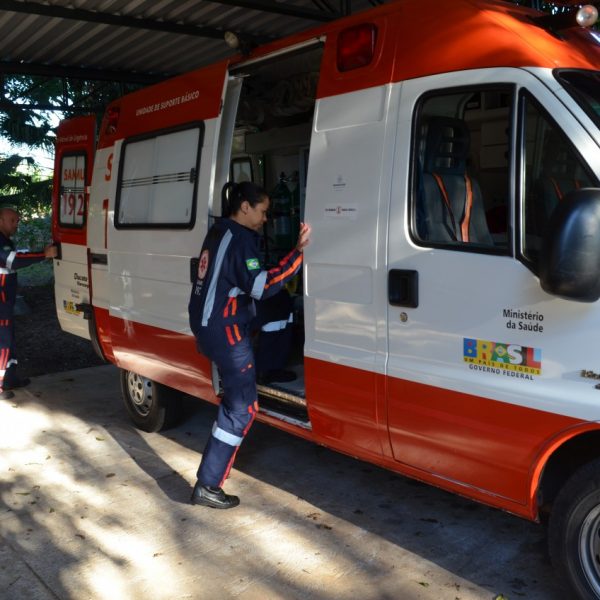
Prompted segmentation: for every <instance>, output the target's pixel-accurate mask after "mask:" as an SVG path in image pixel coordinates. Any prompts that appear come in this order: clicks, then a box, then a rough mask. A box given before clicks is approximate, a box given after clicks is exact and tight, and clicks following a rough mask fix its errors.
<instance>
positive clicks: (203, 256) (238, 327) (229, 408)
mask: <svg viewBox="0 0 600 600" xmlns="http://www.w3.org/2000/svg"><path fill="white" fill-rule="evenodd" d="M228 185H230V184H228ZM268 209H269V197H268V196H267V194H266V192H265V191H264V190H263V189H261V188H259V187H258V186H256V185H254V184H253V183H250V182H246V181H245V182H241V183H237V184H233V185H232V187H231V190H230V194H229V214H230V216H229V218H221V219H218V220H217V222H216V223H215V224H214V225H213V226H212V227H211V229H210V230H209V232H208V234H207V236H206V238H205V240H204V243H203V245H202V250H201V252H200V261H199V266H198V276H197V279H196V282H195V283H194V286H193V288H192V294H191V298H190V303H189V314H190V326H191V328H192V331H193V333H194V335H195V336H196V342H197V347H198V351H199V352H200V353H202V354H204V355H205V356H207V357H208V358H209V359H210V360H212V361H214V362H215V363H216V365H217V367H218V369H219V373H220V375H221V381H222V384H223V392H224V393H223V398H222V400H221V404H220V406H219V411H218V414H217V420H216V421H215V423H214V424H213V428H212V435H211V436H210V438H209V440H208V443H207V444H206V447H205V449H204V453H203V455H202V461H201V462H200V467H199V468H198V473H197V477H198V481H197V483H196V485H195V486H194V491H193V493H192V498H191V502H192V504H201V505H204V506H210V507H212V508H233V507H234V506H237V505H238V504H239V502H240V501H239V498H238V497H237V496H231V495H229V494H226V493H225V492H224V491H223V490H222V489H221V486H222V485H223V482H224V481H225V479H226V478H227V475H228V474H229V471H230V469H231V466H232V464H233V461H234V459H235V455H236V452H237V449H238V448H239V446H240V444H241V443H242V440H243V439H244V436H245V435H246V433H247V432H248V430H249V429H250V426H251V424H252V421H253V420H254V417H255V416H256V413H257V412H258V401H257V394H256V366H255V362H254V355H253V352H252V343H251V340H250V323H251V321H252V319H253V317H254V301H255V300H257V301H260V300H262V299H266V298H270V297H272V296H274V295H275V294H277V293H278V292H279V291H281V289H282V288H283V286H284V285H285V284H286V283H287V282H288V281H289V280H290V279H292V278H293V277H294V275H296V273H298V271H299V270H300V268H301V266H302V250H303V248H304V247H305V246H306V244H307V243H308V239H309V234H310V227H309V226H308V225H305V224H304V223H301V224H300V233H299V235H298V242H297V244H296V247H295V248H294V249H293V250H292V251H291V252H290V253H289V254H287V255H286V256H285V257H284V258H283V259H282V260H281V261H280V262H279V264H278V265H277V266H276V267H274V268H273V269H270V270H268V271H267V270H264V269H263V268H262V266H261V263H260V259H259V256H260V253H259V240H260V236H259V234H258V231H259V230H260V229H261V228H262V226H263V225H264V223H265V222H266V220H267V210H268Z"/></svg>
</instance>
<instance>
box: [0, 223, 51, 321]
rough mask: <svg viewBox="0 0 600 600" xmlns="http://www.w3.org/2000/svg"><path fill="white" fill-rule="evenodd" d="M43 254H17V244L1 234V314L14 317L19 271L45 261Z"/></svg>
mask: <svg viewBox="0 0 600 600" xmlns="http://www.w3.org/2000/svg"><path fill="white" fill-rule="evenodd" d="M45 258H46V256H45V254H44V253H43V252H17V251H16V250H15V244H14V242H13V241H12V240H11V239H10V238H7V237H6V236H5V235H4V234H2V233H0V313H2V316H3V317H7V316H10V315H12V309H13V306H14V304H15V299H16V297H17V273H16V271H17V269H22V268H23V267H28V266H29V265H33V264H35V263H37V262H41V261H42V260H45Z"/></svg>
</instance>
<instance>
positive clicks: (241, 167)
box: [223, 44, 322, 422]
mask: <svg viewBox="0 0 600 600" xmlns="http://www.w3.org/2000/svg"><path fill="white" fill-rule="evenodd" d="M321 55H322V46H321V45H320V44H319V45H313V46H312V47H311V48H308V49H304V50H301V51H298V52H292V53H288V54H284V55H282V56H280V57H277V58H274V59H272V60H266V61H263V62H258V63H256V64H254V65H252V64H251V65H248V66H245V67H242V68H240V69H238V70H235V71H233V72H232V76H233V77H234V78H235V79H236V80H237V81H238V82H239V81H241V82H242V85H241V89H240V90H239V92H238V93H239V100H238V102H237V106H235V107H234V108H231V112H232V113H233V112H235V118H234V119H232V122H233V127H232V142H231V150H230V153H229V156H230V160H229V168H228V172H227V173H224V174H223V175H224V177H225V176H226V177H227V178H228V180H229V181H235V182H241V181H252V182H254V183H256V184H258V185H260V186H261V187H263V188H264V189H265V190H266V192H267V193H268V194H269V197H270V199H271V204H270V215H269V220H268V222H267V224H266V225H265V227H264V228H263V234H262V251H263V257H262V258H263V260H264V263H265V265H266V266H267V268H270V267H272V266H275V265H276V264H277V263H278V262H279V260H280V259H281V258H282V257H283V256H285V255H286V254H287V253H288V252H289V251H290V250H291V249H292V248H293V247H294V246H295V245H296V241H297V237H298V230H299V225H300V222H301V221H303V219H304V201H305V195H306V181H307V174H308V154H309V146H310V136H311V130H312V123H313V115H314V108H315V97H316V91H317V83H318V78H319V68H320V62H321ZM286 289H287V293H289V295H290V296H291V299H292V303H291V304H292V306H293V309H292V321H293V322H292V323H291V324H289V325H288V327H290V325H291V327H290V329H291V349H290V354H289V359H288V362H287V365H286V366H285V369H286V370H292V371H294V372H295V374H296V379H295V380H294V381H285V382H282V381H272V382H263V383H262V384H261V382H260V381H259V394H260V396H261V409H262V410H264V411H267V412H268V411H270V410H271V411H273V412H274V413H276V414H278V415H280V416H282V415H283V416H287V417H288V418H291V419H294V420H295V421H299V422H308V416H307V412H306V403H305V401H304V396H305V395H304V365H303V358H304V356H303V355H304V318H303V290H302V273H299V274H298V275H297V276H296V277H295V279H294V280H293V281H292V282H290V283H289V284H288V285H287V286H286ZM259 336H260V333H259V334H258V335H257V343H260V341H259V339H258V338H259Z"/></svg>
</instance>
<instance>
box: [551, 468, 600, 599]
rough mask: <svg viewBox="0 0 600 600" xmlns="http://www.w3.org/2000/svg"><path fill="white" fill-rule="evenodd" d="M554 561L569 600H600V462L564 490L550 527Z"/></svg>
mask: <svg viewBox="0 0 600 600" xmlns="http://www.w3.org/2000/svg"><path fill="white" fill-rule="evenodd" d="M548 548H549V551H550V559H551V560H552V564H553V566H554V568H555V571H556V573H557V575H558V577H559V580H560V582H561V584H562V585H563V587H564V588H565V590H569V591H570V595H568V596H566V597H568V598H573V597H574V596H573V594H576V597H577V598H580V599H581V600H598V599H600V460H594V461H592V462H591V463H588V464H587V465H585V466H583V467H581V468H580V469H579V470H577V471H576V472H575V473H574V475H573V476H572V477H571V478H570V479H569V480H568V481H567V483H566V484H565V485H564V487H563V488H562V489H561V490H560V492H559V494H558V496H557V497H556V500H555V502H554V506H553V507H552V512H551V514H550V522H549V525H548Z"/></svg>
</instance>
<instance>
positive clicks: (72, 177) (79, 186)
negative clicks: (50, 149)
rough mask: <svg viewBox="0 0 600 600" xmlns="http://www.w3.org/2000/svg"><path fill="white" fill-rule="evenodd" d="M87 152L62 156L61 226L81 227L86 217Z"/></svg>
mask: <svg viewBox="0 0 600 600" xmlns="http://www.w3.org/2000/svg"><path fill="white" fill-rule="evenodd" d="M85 169H86V164H85V154H83V153H81V154H69V155H65V156H63V157H62V160H61V166H60V212H59V217H58V219H59V224H60V226H61V227H77V228H81V227H83V224H84V218H85Z"/></svg>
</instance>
